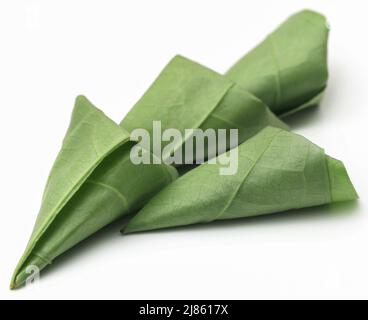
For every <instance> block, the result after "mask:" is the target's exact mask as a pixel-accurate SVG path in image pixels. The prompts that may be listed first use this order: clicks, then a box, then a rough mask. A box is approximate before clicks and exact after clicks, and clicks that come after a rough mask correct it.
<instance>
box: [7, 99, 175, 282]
mask: <svg viewBox="0 0 368 320" xmlns="http://www.w3.org/2000/svg"><path fill="white" fill-rule="evenodd" d="M128 139H129V136H128V134H127V133H126V132H125V131H124V130H123V129H122V128H120V127H119V126H118V125H117V124H116V123H114V122H113V121H111V120H110V119H108V118H107V117H106V116H105V115H104V114H103V113H102V112H101V111H100V110H98V109H97V108H95V107H94V106H93V105H92V104H91V103H90V102H89V101H88V100H87V99H86V98H84V97H78V98H77V100H76V103H75V107H74V111H73V115H72V119H71V123H70V126H69V129H68V132H67V134H66V136H65V138H64V142H63V145H62V149H61V151H60V153H59V155H58V157H57V159H56V161H55V164H54V166H53V168H52V170H51V173H50V176H49V179H48V182H47V185H46V189H45V192H44V196H43V200H42V206H41V210H40V213H39V215H38V218H37V221H36V225H35V227H34V230H33V233H32V236H31V239H30V241H29V244H28V246H27V248H26V250H25V253H24V255H23V257H22V258H21V260H20V262H19V264H18V266H17V268H16V270H15V273H14V276H13V279H12V283H11V287H17V286H19V285H20V284H22V283H23V282H24V281H25V280H26V278H27V277H29V276H30V275H31V274H30V273H28V272H27V270H28V267H29V266H36V267H38V268H39V269H40V270H41V269H43V268H44V267H45V266H46V265H47V264H49V263H51V262H52V261H53V260H54V258H56V257H57V256H58V255H60V254H61V253H63V252H64V251H66V250H68V249H69V248H71V247H73V246H74V245H75V244H77V243H78V242H80V241H82V240H83V239H85V238H87V237H88V236H90V235H91V234H93V233H94V232H96V231H97V230H99V229H101V228H102V227H104V226H106V225H107V224H109V223H111V222H112V221H114V220H116V219H117V218H119V217H121V216H123V215H124V214H127V213H128V212H131V211H132V210H137V209H138V208H140V207H141V206H142V205H143V204H144V203H145V202H146V201H147V200H148V199H149V198H150V197H151V196H152V195H153V194H154V193H155V192H156V191H157V190H160V189H161V188H162V187H164V186H165V185H166V184H168V183H170V182H171V181H172V180H173V179H175V178H176V175H177V173H176V170H175V169H174V168H173V167H169V166H165V165H150V166H143V165H134V164H132V162H131V160H130V157H129V156H130V149H131V146H132V143H131V142H129V141H128Z"/></svg>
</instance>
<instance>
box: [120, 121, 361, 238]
mask: <svg viewBox="0 0 368 320" xmlns="http://www.w3.org/2000/svg"><path fill="white" fill-rule="evenodd" d="M238 154H239V167H238V171H237V173H236V174H235V175H219V173H218V172H219V167H218V166H219V165H218V164H209V163H205V164H202V165H200V166H199V167H197V168H196V169H193V170H192V171H190V172H188V173H187V174H185V175H184V176H182V177H180V178H179V179H177V180H176V181H175V182H173V183H172V184H170V185H169V186H168V187H166V188H165V189H163V190H162V191H161V192H159V193H158V194H157V195H156V196H155V197H153V198H152V199H151V200H150V201H149V202H148V203H147V204H146V206H145V207H144V208H143V209H142V210H141V211H140V212H138V214H137V215H136V216H134V217H133V219H132V220H131V221H130V223H129V224H128V225H127V227H126V229H125V231H124V232H125V233H131V232H137V231H144V230H152V229H160V228H168V227H175V226H183V225H190V224H195V223H207V222H211V221H214V220H221V219H233V218H241V217H250V216H256V215H263V214H270V213H275V212H281V211H286V210H291V209H300V208H305V207H311V206H318V205H322V204H328V203H332V202H336V201H347V200H354V199H356V198H357V194H356V192H355V190H354V187H353V185H352V183H351V182H350V179H349V177H348V174H347V172H346V170H345V168H344V165H343V163H342V162H341V161H338V160H336V159H333V158H331V157H329V156H327V155H326V154H325V153H324V151H323V149H321V148H319V147H318V146H316V145H314V144H313V143H312V142H310V141H308V140H307V139H305V138H304V137H302V136H300V135H297V134H294V133H291V132H287V131H284V130H281V129H277V128H272V127H268V128H266V129H264V130H262V131H261V132H260V133H258V134H257V135H256V136H254V137H253V138H251V139H249V140H248V141H246V142H244V143H243V144H241V145H240V146H239V147H238ZM225 156H226V154H223V155H220V156H219V157H218V160H220V161H221V158H222V157H225ZM220 163H221V162H220Z"/></svg>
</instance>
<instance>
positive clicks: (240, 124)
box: [120, 56, 287, 161]
mask: <svg viewBox="0 0 368 320" xmlns="http://www.w3.org/2000/svg"><path fill="white" fill-rule="evenodd" d="M155 120H157V121H161V128H162V130H165V129H171V128H175V129H178V130H179V131H180V132H181V133H182V136H183V139H182V140H181V141H179V143H178V144H176V145H173V146H172V148H171V149H170V151H169V152H168V153H167V154H165V155H163V160H165V158H166V157H167V156H169V155H170V154H172V153H173V152H175V151H176V150H178V149H179V148H182V147H183V146H184V145H185V142H186V141H187V140H188V139H189V138H191V137H190V136H188V135H187V136H186V135H185V129H202V130H206V129H209V128H212V129H238V130H239V137H238V140H239V142H243V141H245V140H246V139H248V138H250V137H251V136H253V135H254V134H256V133H257V132H258V131H260V130H261V129H263V128H264V127H266V126H275V127H280V128H284V129H286V128H287V126H286V124H284V123H283V122H282V121H280V120H279V119H278V118H277V117H276V116H275V115H274V114H273V113H272V112H271V111H270V110H269V108H268V107H267V105H265V104H264V103H263V102H262V101H261V100H259V99H258V98H256V97H255V96H254V95H252V94H251V93H249V92H247V91H245V90H243V89H242V88H241V87H240V86H239V85H237V84H236V83H234V82H233V81H231V80H229V79H228V78H226V77H223V76H221V75H220V74H218V73H216V72H215V71H212V70H210V69H208V68H206V67H204V66H202V65H200V64H198V63H195V62H193V61H191V60H189V59H186V58H184V57H182V56H176V57H174V58H173V59H172V60H171V61H170V63H169V64H168V65H167V66H166V67H165V68H164V70H163V71H162V72H161V73H160V75H159V76H158V78H157V79H156V80H155V81H154V83H153V84H152V85H151V87H150V88H149V89H148V90H147V92H146V93H145V94H144V95H143V97H142V98H141V99H140V100H139V101H138V102H137V103H136V105H135V106H134V107H133V108H132V109H131V111H130V112H129V113H128V114H127V116H126V117H125V118H124V119H123V121H122V122H121V124H120V125H121V126H122V127H123V128H125V129H126V130H128V131H129V132H132V131H133V130H134V129H141V128H143V129H146V130H147V131H148V132H149V133H150V137H153V136H154V134H153V127H152V121H155ZM168 143H169V142H167V143H165V142H163V148H164V147H165V146H166V145H168ZM215 151H216V150H215ZM153 152H154V150H153ZM211 153H216V152H214V150H212V151H211ZM156 156H157V157H161V155H160V154H156ZM194 156H195V155H194ZM194 160H195V159H193V161H194ZM196 160H199V159H196ZM200 160H202V159H200Z"/></svg>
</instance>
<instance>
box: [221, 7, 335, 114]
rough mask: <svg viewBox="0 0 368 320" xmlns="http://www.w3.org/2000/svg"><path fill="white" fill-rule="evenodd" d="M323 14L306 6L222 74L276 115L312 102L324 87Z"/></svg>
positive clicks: (325, 34) (325, 38) (325, 32)
mask: <svg viewBox="0 0 368 320" xmlns="http://www.w3.org/2000/svg"><path fill="white" fill-rule="evenodd" d="M328 34H329V27H328V24H327V22H326V18H325V17H324V16H322V15H321V14H319V13H317V12H313V11H310V10H304V11H301V12H299V13H297V14H295V15H293V16H291V17H290V18H289V19H288V20H286V21H285V22H284V23H283V24H282V25H281V26H280V27H279V28H278V29H276V30H275V31H274V32H273V33H271V34H270V35H269V36H268V37H267V38H266V39H265V40H264V41H263V42H262V43H261V44H259V45H258V46H257V47H256V48H254V49H253V50H252V51H250V52H249V53H248V54H247V55H245V56H244V57H243V58H242V59H241V60H239V61H238V62H237V63H236V64H235V65H234V66H233V67H232V68H231V69H230V70H229V71H228V72H227V73H226V76H227V77H228V78H230V79H232V80H233V81H235V82H236V83H238V84H239V85H240V86H241V87H243V88H244V89H245V90H247V91H249V92H251V93H253V94H254V95H256V96H257V97H258V98H259V99H261V100H262V101H263V102H264V103H265V104H267V105H268V106H269V107H270V109H271V110H272V111H273V112H274V113H275V114H277V115H282V114H286V113H291V112H293V111H296V110H299V109H302V108H305V107H308V106H312V105H316V104H318V103H319V101H320V99H321V97H322V94H323V92H324V90H325V88H326V84H327V78H328V71H327V41H328Z"/></svg>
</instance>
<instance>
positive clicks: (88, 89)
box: [0, 0, 368, 299]
mask: <svg viewBox="0 0 368 320" xmlns="http://www.w3.org/2000/svg"><path fill="white" fill-rule="evenodd" d="M304 8H312V9H315V10H319V11H321V12H323V13H324V14H325V15H326V16H327V17H328V20H329V22H330V25H331V36H330V43H329V58H330V59H329V65H330V81H329V86H328V90H327V93H326V96H325V99H324V101H323V104H322V106H321V107H320V108H319V109H318V110H310V111H305V112H303V113H300V114H299V115H298V116H294V117H293V118H291V119H289V120H290V121H289V123H290V124H291V126H292V128H293V129H294V130H295V131H296V132H298V133H302V134H303V135H305V136H306V137H308V138H309V139H311V140H312V141H314V142H315V143H317V144H319V145H320V146H323V147H324V148H325V149H326V151H327V152H328V154H330V155H332V156H334V157H336V158H338V159H341V160H343V161H344V163H345V165H346V167H347V169H348V171H349V173H350V175H351V178H352V181H353V182H354V184H355V186H356V189H357V191H358V193H359V195H360V198H361V199H360V201H359V202H358V203H357V204H356V205H343V206H338V207H335V208H326V207H324V208H315V209H308V210H303V211H301V212H293V213H287V214H281V215H275V216H268V217H263V218H257V219H251V220H247V219H245V220H237V221H233V222H226V223H214V224H211V225H208V226H195V227H189V228H182V229H179V230H168V231H161V232H154V233H146V234H137V235H131V236H125V237H123V236H120V235H119V232H118V230H119V227H120V224H119V223H118V224H116V225H113V226H112V227H110V228H108V229H107V230H104V231H103V232H100V233H99V234H97V235H96V236H95V237H93V238H92V239H89V240H87V241H85V242H84V243H83V244H82V245H80V246H78V247H77V248H76V249H74V250H71V251H70V253H67V254H65V255H64V256H63V257H62V258H60V259H58V260H56V261H55V262H54V264H53V265H52V266H50V268H49V270H48V271H47V272H44V273H43V274H42V275H41V282H40V285H39V286H33V287H27V288H24V289H21V290H16V291H10V290H9V289H8V284H9V281H10V277H11V274H12V272H13V269H14V267H15V265H16V263H17V261H18V259H19V257H20V256H21V254H22V252H23V249H24V247H25V245H26V242H27V240H28V237H29V235H30V233H31V230H32V227H33V223H34V221H35V218H36V215H37V212H38V209H39V205H40V200H41V195H42V191H43V187H44V185H45V181H46V178H47V175H48V172H49V169H50V167H51V165H52V163H53V160H54V158H55V156H56V154H57V152H58V149H59V147H60V144H61V140H62V138H63V136H64V133H65V130H66V128H67V125H68V122H69V117H70V113H71V110H72V107H73V102H74V98H75V96H76V95H77V94H81V93H82V94H85V95H86V96H87V97H88V98H89V99H91V101H92V102H93V103H95V104H96V105H97V106H98V107H100V108H102V109H103V110H104V111H105V113H106V114H107V115H108V116H110V117H112V118H113V119H114V120H115V121H117V122H119V121H120V120H121V119H122V118H123V116H124V115H125V114H126V113H127V112H128V110H129V109H130V108H131V107H132V105H133V104H134V103H135V102H136V101H137V99H138V98H139V97H140V95H142V94H143V92H144V91H145V90H146V89H147V87H148V86H149V85H150V83H151V82H152V80H153V79H154V78H155V77H156V75H157V74H158V73H159V71H160V70H161V69H162V68H163V67H164V65H165V64H166V63H167V62H168V60H169V59H170V58H171V57H172V56H173V55H175V54H177V53H180V54H183V55H185V56H187V57H189V58H191V59H194V60H196V61H198V62H200V63H203V64H205V65H206V66H208V67H211V68H213V69H215V70H217V71H219V72H225V71H226V70H227V69H228V68H229V67H230V66H231V65H232V63H234V62H235V61H236V60H237V59H238V58H239V57H240V56H242V55H243V54H244V53H246V52H247V51H248V50H249V49H251V48H252V47H253V46H254V45H256V44H257V43H258V42H260V41H261V40H262V39H263V38H264V37H265V35H266V34H267V33H268V32H270V31H272V30H273V29H274V28H275V27H276V26H277V25H278V24H279V23H280V22H282V21H283V20H284V19H285V18H287V17H288V16H289V15H290V14H293V13H294V12H296V11H298V10H300V9H304ZM367 9H368V7H367V1H365V0H362V1H348V2H347V1H336V0H334V1H331V0H308V1H307V0H305V1H302V0H278V1H271V0H269V1H265V0H257V1H245V0H239V1H235V0H234V1H233V0H226V1H215V0H201V1H198V0H186V1H175V0H155V1H152V0H146V1H143V0H135V1H106V0H104V1H91V0H88V1H75V0H74V1H65V0H64V1H50V0H47V1H35V0H33V1H32V0H25V1H14V0H12V1H10V0H9V1H4V0H2V1H1V4H0V121H1V126H0V139H1V140H0V141H1V157H0V161H1V165H0V170H1V183H0V188H1V190H0V194H1V201H0V298H4V299H5V298H6V299H20V298H34V299H38V298H48V299H52V298H70V299H73V298H121V299H140V298H142V299H143V298H144V299H168V298H184V299H197V298H198V299H225V298H228V299H247V298H251V299H256V298H368V271H367V270H368V254H367V244H368V215H367V213H366V205H367V203H366V197H367V192H368V186H367V169H368V164H367V156H368V151H367V149H368V148H367V141H366V139H367V133H368V129H367V120H368V96H367V95H368V85H367V74H368V59H367V57H368V42H367V34H366V33H367V30H368V20H367V18H366V14H367Z"/></svg>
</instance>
